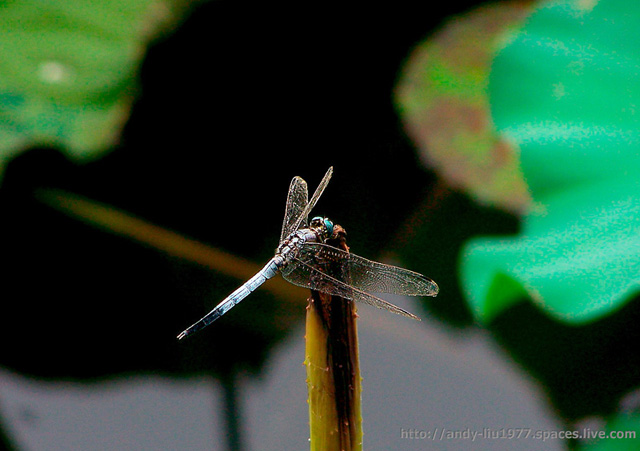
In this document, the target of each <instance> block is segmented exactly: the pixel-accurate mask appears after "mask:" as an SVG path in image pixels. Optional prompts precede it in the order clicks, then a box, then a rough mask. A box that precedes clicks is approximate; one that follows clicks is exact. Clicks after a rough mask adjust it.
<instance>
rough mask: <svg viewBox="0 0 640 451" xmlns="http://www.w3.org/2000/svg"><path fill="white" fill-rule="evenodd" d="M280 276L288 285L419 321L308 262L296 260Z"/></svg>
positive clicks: (396, 307)
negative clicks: (349, 300)
mask: <svg viewBox="0 0 640 451" xmlns="http://www.w3.org/2000/svg"><path fill="white" fill-rule="evenodd" d="M282 276H283V277H284V278H285V280H287V281H289V282H290V283H292V284H294V285H298V286H301V287H303V288H309V289H310V290H316V291H320V292H322V293H327V294H330V295H332V296H339V297H342V298H345V299H351V300H354V301H357V302H363V303H365V304H369V305H372V306H374V307H377V308H379V309H383V310H388V311H390V312H393V313H396V314H398V315H403V316H406V317H409V318H413V319H417V320H418V321H420V318H418V317H417V316H416V315H414V314H413V313H409V312H407V311H406V310H404V309H401V308H400V307H398V306H397V305H393V304H391V303H390V302H387V301H384V300H382V299H380V298H377V297H376V296H373V295H371V294H369V293H366V292H364V291H362V290H359V289H358V288H355V287H353V286H350V285H348V284H347V283H345V282H343V281H341V280H339V279H337V278H336V277H333V276H331V275H329V274H327V273H325V272H323V271H321V270H320V269H318V268H316V267H314V266H312V265H311V264H309V263H308V262H305V261H303V260H299V259H297V258H296V259H295V260H294V261H292V262H291V263H290V264H289V265H288V266H287V267H286V268H285V269H284V270H283V271H282Z"/></svg>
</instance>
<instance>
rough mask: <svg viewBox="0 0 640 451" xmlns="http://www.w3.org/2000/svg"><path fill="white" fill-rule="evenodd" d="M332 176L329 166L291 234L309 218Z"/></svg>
mask: <svg viewBox="0 0 640 451" xmlns="http://www.w3.org/2000/svg"><path fill="white" fill-rule="evenodd" d="M332 174H333V166H331V167H330V168H329V169H328V170H327V173H326V174H325V175H324V177H322V180H321V181H320V184H319V185H318V187H317V188H316V190H315V192H314V193H313V196H311V200H310V201H309V202H308V203H307V204H306V205H305V207H304V209H303V210H302V212H300V215H299V217H298V218H297V219H296V220H295V222H294V223H293V224H292V225H291V229H292V230H291V231H292V232H295V231H296V230H298V229H299V228H300V225H301V224H302V223H303V222H305V223H306V221H307V217H308V216H309V213H311V210H313V207H315V206H316V202H318V199H320V196H321V195H322V192H323V191H324V189H325V188H326V187H327V185H328V184H329V180H331V175H332ZM292 183H293V182H292ZM285 238H286V237H285ZM283 239H284V238H283ZM281 242H282V241H281Z"/></svg>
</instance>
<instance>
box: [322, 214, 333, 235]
mask: <svg viewBox="0 0 640 451" xmlns="http://www.w3.org/2000/svg"><path fill="white" fill-rule="evenodd" d="M324 226H325V227H326V228H327V236H329V237H330V236H331V235H333V222H331V220H330V219H329V218H324Z"/></svg>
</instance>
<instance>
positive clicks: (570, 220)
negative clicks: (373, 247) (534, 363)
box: [461, 0, 640, 324]
mask: <svg viewBox="0 0 640 451" xmlns="http://www.w3.org/2000/svg"><path fill="white" fill-rule="evenodd" d="M638 29H640V3H638V2H634V1H627V0H600V1H598V2H596V1H590V2H585V1H578V0H575V1H573V0H572V1H568V0H564V1H555V2H550V3H548V4H546V5H545V6H544V7H541V8H540V9H538V10H537V11H536V12H535V13H533V14H532V15H531V16H530V17H529V18H528V21H527V23H526V25H525V26H524V28H523V29H522V30H521V32H520V33H519V34H518V35H517V36H515V37H514V39H513V40H511V42H510V43H509V44H508V45H507V46H506V47H505V48H504V49H503V50H502V51H501V52H500V53H499V54H498V55H497V56H496V58H495V59H494V61H493V66H492V72H491V75H490V81H489V96H490V100H491V109H492V115H493V119H494V122H495V124H496V127H497V129H498V131H499V132H500V133H502V134H503V136H505V137H507V138H508V139H510V140H512V141H513V142H514V143H516V145H517V146H518V148H519V149H520V152H521V154H520V162H521V167H522V171H523V175H524V178H525V180H526V182H527V185H528V186H529V190H530V192H531V195H532V197H533V202H534V205H535V207H532V208H531V209H530V211H529V212H528V213H527V214H526V215H525V217H524V218H523V225H522V232H521V234H520V235H519V236H517V237H503V238H482V239H475V240H473V241H472V242H470V243H468V245H467V246H466V249H465V251H464V253H463V257H462V266H461V278H462V283H463V285H464V289H465V291H466V294H467V295H468V299H469V302H470V304H471V306H472V308H473V311H474V313H475V315H476V316H477V318H479V319H480V320H482V321H489V320H490V319H491V318H493V317H494V316H495V315H496V314H498V313H499V312H501V311H502V310H503V309H504V308H506V307H508V306H509V305H511V304H513V303H514V302H518V301H520V300H522V299H525V298H530V299H532V300H533V301H534V302H535V303H537V304H538V305H539V306H540V308H542V309H543V310H545V311H546V312H548V313H549V314H551V315H552V316H554V317H556V318H559V319H560V320H563V321H566V322H569V323H575V324H579V323H586V322H589V321H593V320H596V319H598V318H601V317H602V316H604V315H607V314H610V313H612V312H613V311H615V310H616V309H618V308H619V307H621V306H622V305H623V304H624V303H626V302H628V300H629V299H631V298H632V297H633V296H634V295H636V294H637V293H638V291H639V288H640V254H639V253H638V252H637V251H638V249H640V115H638V114H637V113H636V111H635V110H636V108H637V105H640V84H639V83H638V79H637V77H638V74H639V73H640V40H638V39H636V37H637V30H638Z"/></svg>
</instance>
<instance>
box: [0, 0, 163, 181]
mask: <svg viewBox="0 0 640 451" xmlns="http://www.w3.org/2000/svg"><path fill="white" fill-rule="evenodd" d="M174 10H175V8H174ZM173 17H174V11H172V9H171V7H170V5H169V4H168V3H167V2H160V1H151V0H133V1H131V0H105V1H99V2H77V1H73V0H57V1H52V2H39V1H32V0H20V1H12V2H3V3H2V4H1V5H0V43H2V44H0V48H1V49H2V51H1V52H0V73H1V75H2V76H1V77H0V169H1V167H2V166H3V165H4V163H5V162H6V161H7V160H8V159H10V158H11V157H13V156H14V155H15V154H17V153H18V152H20V151H21V150H23V149H25V148H27V147H29V146H35V145H52V146H58V147H61V148H64V149H65V150H67V151H69V152H70V153H71V154H72V155H73V156H75V157H90V156H94V155H97V154H99V153H100V152H103V151H105V150H106V149H108V148H109V147H111V146H113V145H114V143H116V142H117V139H118V136H119V133H120V130H121V128H122V126H123V124H124V122H125V120H126V119H127V117H128V113H129V107H130V105H131V103H132V101H133V95H134V94H135V92H136V89H137V79H136V77H137V75H138V70H139V67H140V64H141V61H142V58H143V56H144V54H145V51H146V46H147V44H148V43H149V41H150V40H151V39H152V38H153V37H155V36H156V35H157V33H158V31H159V30H160V29H161V28H163V27H166V26H167V25H169V24H170V22H171V20H173V19H172V18H173Z"/></svg>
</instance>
